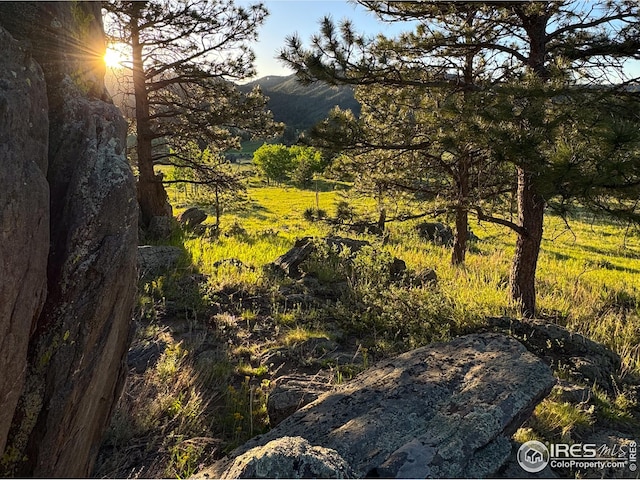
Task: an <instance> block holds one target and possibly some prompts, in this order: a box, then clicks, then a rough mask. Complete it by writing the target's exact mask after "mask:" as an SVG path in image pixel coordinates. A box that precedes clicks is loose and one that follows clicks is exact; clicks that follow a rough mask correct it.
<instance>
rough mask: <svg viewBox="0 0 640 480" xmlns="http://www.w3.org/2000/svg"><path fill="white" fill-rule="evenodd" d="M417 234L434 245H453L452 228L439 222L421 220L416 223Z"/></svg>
mask: <svg viewBox="0 0 640 480" xmlns="http://www.w3.org/2000/svg"><path fill="white" fill-rule="evenodd" d="M416 230H417V231H418V235H419V236H420V237H421V238H424V239H425V240H429V241H430V242H433V243H435V244H436V245H445V246H451V245H453V238H454V236H453V230H451V227H450V226H449V225H445V224H444V223H441V222H422V223H419V224H418V225H416Z"/></svg>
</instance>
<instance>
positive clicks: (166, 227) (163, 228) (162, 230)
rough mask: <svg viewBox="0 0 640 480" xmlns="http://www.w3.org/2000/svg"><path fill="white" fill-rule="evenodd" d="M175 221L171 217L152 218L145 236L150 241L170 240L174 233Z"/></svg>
mask: <svg viewBox="0 0 640 480" xmlns="http://www.w3.org/2000/svg"><path fill="white" fill-rule="evenodd" d="M173 226H174V219H173V217H170V216H157V217H151V220H150V221H149V227H148V228H147V230H146V232H145V234H146V237H147V239H148V240H168V239H169V238H171V232H172V231H173Z"/></svg>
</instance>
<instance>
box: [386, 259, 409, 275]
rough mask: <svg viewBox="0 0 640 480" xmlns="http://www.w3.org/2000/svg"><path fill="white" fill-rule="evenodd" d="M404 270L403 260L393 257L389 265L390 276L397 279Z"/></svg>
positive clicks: (405, 269)
mask: <svg viewBox="0 0 640 480" xmlns="http://www.w3.org/2000/svg"><path fill="white" fill-rule="evenodd" d="M406 271H407V264H406V263H405V261H404V260H401V259H399V258H395V257H394V259H393V261H392V262H391V265H390V266H389V274H390V276H391V278H392V279H394V280H397V279H399V278H401V277H402V276H403V275H404V273H405V272H406Z"/></svg>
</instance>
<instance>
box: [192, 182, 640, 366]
mask: <svg viewBox="0 0 640 480" xmlns="http://www.w3.org/2000/svg"><path fill="white" fill-rule="evenodd" d="M336 185H337V184H336ZM248 195H249V197H250V199H251V200H250V203H249V204H248V205H249V206H248V207H247V206H246V205H245V208H239V209H235V210H230V211H227V212H225V213H224V215H223V216H222V222H221V230H222V235H220V236H219V237H218V238H216V239H208V238H201V237H194V238H189V239H187V240H186V241H185V246H186V248H187V250H188V251H189V252H190V254H191V256H192V258H193V262H194V265H195V266H196V267H197V268H198V270H199V271H201V272H202V273H206V274H208V275H212V277H213V279H214V280H213V283H215V284H216V285H218V286H220V285H224V284H229V283H234V284H240V283H245V284H247V285H261V286H264V284H265V278H264V274H263V272H262V266H264V265H265V264H267V263H269V262H272V261H273V260H274V259H275V258H277V257H278V256H279V255H281V254H282V253H284V252H286V251H287V250H288V249H289V248H290V247H291V246H292V245H293V243H294V242H295V240H296V239H297V238H301V237H303V236H325V235H327V234H329V233H330V232H331V231H332V229H331V228H330V227H329V226H327V225H326V224H325V223H322V222H317V221H316V222H310V221H307V220H305V219H304V218H303V214H304V211H305V210H306V209H308V208H315V207H316V202H317V204H318V206H319V207H320V208H321V209H324V210H326V211H327V212H329V214H330V215H332V214H333V213H334V212H335V205H336V204H337V202H339V201H340V200H341V199H342V198H343V193H342V192H341V191H340V190H339V189H337V190H333V191H331V190H329V191H323V192H319V193H317V194H316V192H314V191H307V190H299V189H296V188H293V187H288V186H278V187H275V186H271V187H260V188H250V189H249V192H248ZM350 202H351V203H352V205H353V206H354V207H355V210H356V211H357V212H358V213H359V214H360V215H366V214H367V213H368V214H369V217H370V218H375V214H376V210H375V204H374V203H373V202H372V201H371V200H367V199H351V200H350ZM417 222H418V221H414V222H406V223H390V224H389V230H390V232H391V233H390V237H389V239H388V242H387V243H386V245H381V242H380V240H379V239H377V238H375V237H370V236H362V235H354V234H349V233H347V232H338V233H339V234H341V235H345V236H351V237H358V238H364V239H368V240H369V241H371V242H372V244H374V245H375V248H376V249H378V250H381V251H385V252H388V253H389V254H391V255H393V256H396V257H398V258H401V259H403V260H404V261H405V262H406V264H407V266H408V267H409V269H411V270H413V271H420V270H423V269H427V268H431V269H434V270H435V271H436V273H437V275H438V291H437V293H436V294H434V292H433V291H432V290H430V289H423V290H422V291H417V290H415V289H414V290H413V291H412V292H408V293H407V292H406V291H405V292H400V291H398V292H397V293H398V297H399V298H403V299H404V300H403V301H404V302H405V307H406V310H407V311H410V310H411V308H413V307H412V302H415V304H416V305H419V306H421V307H420V308H422V310H420V311H422V312H423V313H424V314H425V315H427V316H428V315H431V313H429V312H433V313H434V314H436V312H435V311H434V310H438V312H437V319H438V320H439V321H445V322H447V323H448V324H449V325H450V326H451V327H452V329H453V331H464V330H465V329H468V328H473V327H475V326H477V325H479V324H481V323H482V320H483V319H484V318H486V317H488V316H499V315H513V316H516V315H517V312H518V311H517V308H516V306H515V305H514V304H513V303H512V302H511V300H510V298H509V290H508V276H509V268H510V263H511V259H512V255H513V251H514V243H515V235H514V234H513V233H512V232H510V231H508V230H506V229H504V228H502V227H498V226H495V225H492V224H487V223H483V224H481V225H479V224H474V221H472V228H473V229H474V232H475V233H476V234H477V235H478V236H479V237H480V239H481V241H480V242H478V243H477V245H476V246H475V247H474V249H473V251H472V252H470V253H469V254H468V256H467V262H466V264H465V266H463V267H453V266H451V265H450V262H449V259H450V251H449V249H447V248H444V247H439V246H434V245H431V244H429V243H427V242H424V241H422V240H421V239H419V238H418V236H417V234H416V233H415V232H414V229H413V226H414V225H415V224H416V223H417ZM570 225H571V230H568V229H567V227H566V225H565V223H564V221H563V220H562V219H560V218H558V217H554V216H551V215H547V218H546V222H545V235H544V240H543V243H542V250H541V254H540V259H539V263H538V271H537V272H538V274H537V292H538V308H539V313H540V315H541V316H542V317H544V318H547V319H549V320H551V321H554V322H557V323H559V324H561V325H564V326H566V327H567V328H569V329H570V330H573V331H577V332H579V333H583V334H585V335H587V336H588V337H590V338H592V339H594V340H596V341H599V342H602V343H605V344H606V345H608V346H609V347H611V348H612V349H614V350H615V351H617V352H618V353H619V354H621V356H622V357H623V363H624V368H625V370H626V371H635V372H640V347H638V345H639V344H640V318H639V309H640V285H639V282H638V280H637V279H638V275H639V274H640V235H639V234H638V230H637V229H636V230H627V228H626V226H624V225H616V224H615V223H612V222H606V221H597V222H596V221H593V220H592V219H589V218H588V217H584V218H580V219H574V220H572V221H571V222H570ZM225 232H226V233H225ZM228 258H237V259H239V260H241V261H242V262H243V263H244V264H245V265H247V266H248V268H245V269H237V268H235V267H231V268H227V267H223V268H215V267H214V264H215V262H217V261H219V260H223V259H228ZM435 296H437V301H436V300H434V297H435ZM407 297H411V298H407ZM424 321H425V325H428V324H429V323H430V322H429V319H428V318H425V319H424ZM416 328H417V326H416Z"/></svg>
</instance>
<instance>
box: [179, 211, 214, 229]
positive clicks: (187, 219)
mask: <svg viewBox="0 0 640 480" xmlns="http://www.w3.org/2000/svg"><path fill="white" fill-rule="evenodd" d="M206 219H207V213H206V212H205V211H204V210H201V209H199V208H196V207H191V208H187V209H186V210H185V211H184V212H182V213H181V214H180V215H179V216H178V222H179V223H180V224H181V225H183V226H185V227H186V228H193V227H195V226H197V225H200V224H201V223H202V222H204V221H205V220H206Z"/></svg>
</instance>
